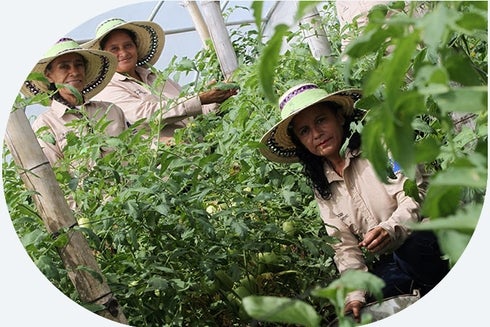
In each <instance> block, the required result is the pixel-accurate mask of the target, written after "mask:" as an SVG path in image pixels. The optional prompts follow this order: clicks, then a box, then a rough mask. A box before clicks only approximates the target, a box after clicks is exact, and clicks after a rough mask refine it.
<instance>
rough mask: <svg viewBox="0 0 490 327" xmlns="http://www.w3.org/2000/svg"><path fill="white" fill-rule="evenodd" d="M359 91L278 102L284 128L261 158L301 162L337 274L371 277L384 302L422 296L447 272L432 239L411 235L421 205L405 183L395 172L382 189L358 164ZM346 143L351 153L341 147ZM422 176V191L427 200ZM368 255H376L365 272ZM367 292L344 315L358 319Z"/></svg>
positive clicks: (349, 300)
mask: <svg viewBox="0 0 490 327" xmlns="http://www.w3.org/2000/svg"><path fill="white" fill-rule="evenodd" d="M360 98H361V91H360V90H356V89H350V90H343V91H338V92H335V93H332V94H328V92H326V91H325V90H323V89H320V88H318V86H317V85H315V84H300V85H297V86H295V87H293V88H291V89H289V90H288V91H287V92H286V93H285V94H284V95H283V96H282V97H281V98H280V99H279V108H280V110H281V117H282V120H281V121H280V122H279V123H278V124H276V125H275V126H274V127H273V128H272V129H271V130H269V131H268V132H267V133H266V134H265V135H264V136H263V138H262V140H261V142H262V143H263V144H264V145H265V146H264V147H262V148H261V153H262V154H263V155H264V156H265V157H266V158H268V159H269V160H272V161H275V162H280V163H293V162H300V163H301V164H302V165H303V167H304V173H305V175H306V177H307V178H308V180H309V182H310V183H311V185H312V187H313V190H314V195H315V199H316V201H317V203H318V206H319V209H320V216H321V218H322V219H323V221H324V223H325V226H326V229H327V232H328V234H329V235H330V236H333V237H335V238H337V239H338V240H339V242H338V243H335V244H332V247H333V248H334V250H335V263H336V266H337V268H338V270H339V272H340V273H343V272H345V271H347V270H350V269H359V270H363V271H370V272H372V273H374V274H376V275H378V276H379V277H380V278H382V279H383V280H384V281H385V284H386V285H385V287H384V289H383V295H384V296H385V297H389V296H393V295H398V294H403V293H406V292H410V291H411V288H412V287H416V288H419V289H420V291H421V294H422V295H424V294H425V293H427V292H428V291H429V290H430V289H432V288H433V287H434V286H435V285H436V284H437V283H438V282H439V281H440V280H441V279H442V278H443V277H444V276H445V274H446V273H447V272H448V269H449V268H448V263H447V262H446V261H445V260H442V259H441V253H440V250H439V247H438V244H437V239H436V238H435V236H434V234H432V233H428V232H411V231H410V230H409V228H408V227H407V225H408V224H410V223H416V222H419V221H420V220H421V217H420V214H419V209H420V204H419V203H418V202H417V201H415V200H414V199H413V198H411V197H409V196H408V195H406V194H405V192H404V191H403V184H404V182H405V180H406V177H405V176H403V174H402V172H401V171H400V169H399V168H398V167H397V165H395V164H394V165H392V168H393V173H394V176H391V177H393V178H391V177H390V178H389V183H387V184H385V183H383V182H381V181H380V180H379V179H378V177H377V175H376V172H375V171H374V169H373V167H372V165H371V163H370V162H369V161H368V160H367V159H364V158H362V157H361V150H360V143H361V142H360V141H361V140H360V135H359V134H357V133H354V134H352V135H351V132H350V130H349V126H350V123H351V122H352V121H355V120H357V119H359V116H361V115H362V114H363V112H362V111H361V110H359V109H354V103H355V102H356V101H357V100H358V99H360ZM346 140H348V141H347V143H348V145H347V147H346V150H345V151H344V150H343V144H344V143H345V142H346ZM423 182H424V180H423V178H422V177H421V175H418V176H417V183H418V185H419V187H420V196H422V191H423V190H422V184H423ZM363 250H365V251H368V252H371V253H373V254H376V255H379V261H377V262H375V263H374V264H373V266H369V267H368V262H367V261H366V260H365V256H364V255H363ZM366 296H367V294H365V292H364V291H362V290H357V291H354V292H351V293H349V294H348V295H347V297H346V300H345V311H346V312H352V313H353V315H354V317H355V318H356V319H359V318H360V309H361V308H362V306H363V305H364V304H365V303H366Z"/></svg>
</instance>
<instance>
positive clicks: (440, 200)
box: [421, 184, 461, 217]
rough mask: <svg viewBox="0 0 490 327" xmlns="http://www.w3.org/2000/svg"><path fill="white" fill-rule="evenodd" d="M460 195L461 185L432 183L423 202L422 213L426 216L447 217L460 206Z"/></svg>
mask: <svg viewBox="0 0 490 327" xmlns="http://www.w3.org/2000/svg"><path fill="white" fill-rule="evenodd" d="M460 197H461V187H460V186H447V185H442V186H441V185H433V184H430V186H429V188H428V190H427V195H426V196H425V199H424V203H423V204H422V210H421V212H422V215H423V216H425V217H445V216H447V215H450V214H452V213H453V212H455V211H456V209H457V207H458V206H459V200H460Z"/></svg>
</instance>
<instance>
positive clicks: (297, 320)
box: [242, 296, 321, 327]
mask: <svg viewBox="0 0 490 327" xmlns="http://www.w3.org/2000/svg"><path fill="white" fill-rule="evenodd" d="M242 303H243V307H244V309H245V311H246V312H247V314H248V315H249V316H250V317H252V318H254V319H257V320H260V321H266V322H277V323H286V324H298V325H301V326H308V327H317V326H320V321H321V317H320V316H319V315H318V314H317V313H316V311H315V309H314V308H313V307H312V306H311V305H309V304H307V303H305V302H303V301H300V300H292V299H287V298H281V297H275V296H247V297H245V298H243V302H242Z"/></svg>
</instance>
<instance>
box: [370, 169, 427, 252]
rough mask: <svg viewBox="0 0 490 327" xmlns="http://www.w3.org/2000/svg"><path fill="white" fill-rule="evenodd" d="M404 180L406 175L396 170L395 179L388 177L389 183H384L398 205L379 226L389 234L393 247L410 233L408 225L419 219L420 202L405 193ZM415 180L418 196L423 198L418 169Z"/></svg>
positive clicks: (401, 242) (422, 185)
mask: <svg viewBox="0 0 490 327" xmlns="http://www.w3.org/2000/svg"><path fill="white" fill-rule="evenodd" d="M406 181H407V177H405V176H404V175H403V174H402V173H401V172H397V173H396V179H390V183H389V184H386V190H387V192H388V193H389V194H392V195H393V197H394V198H395V199H396V201H397V204H398V205H397V207H396V209H395V210H394V211H393V213H392V215H391V217H389V218H388V219H387V220H385V221H383V222H381V223H380V224H379V226H381V227H382V228H383V229H385V230H386V231H387V232H388V233H389V234H390V236H391V239H392V240H394V242H393V245H392V247H393V248H396V247H398V246H400V245H401V244H403V242H405V240H406V239H407V237H408V235H409V234H410V229H409V227H408V226H409V225H410V224H412V223H417V222H419V221H420V204H419V203H418V202H417V201H416V200H415V199H414V198H412V197H410V196H409V195H407V194H406V193H405V191H404V189H403V185H404V183H405V182H406ZM416 182H417V185H418V187H419V196H420V197H421V198H423V196H424V192H423V188H424V184H425V178H424V176H423V174H422V172H421V171H420V169H418V170H417V174H416Z"/></svg>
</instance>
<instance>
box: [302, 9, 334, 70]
mask: <svg viewBox="0 0 490 327" xmlns="http://www.w3.org/2000/svg"><path fill="white" fill-rule="evenodd" d="M299 24H300V25H303V24H308V25H310V26H311V28H310V29H308V30H303V35H304V36H305V39H306V41H307V42H308V46H309V47H310V51H311V54H312V55H313V57H315V58H316V59H320V58H321V57H327V59H328V62H332V60H333V58H332V56H331V54H332V47H331V45H330V42H329V41H328V38H327V35H326V33H325V30H324V29H323V26H322V24H321V22H320V15H319V13H318V10H317V9H316V7H312V8H311V9H310V10H309V12H308V13H307V14H306V15H305V16H304V17H303V18H302V19H301V20H300V21H299Z"/></svg>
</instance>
